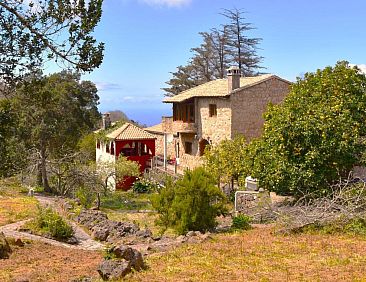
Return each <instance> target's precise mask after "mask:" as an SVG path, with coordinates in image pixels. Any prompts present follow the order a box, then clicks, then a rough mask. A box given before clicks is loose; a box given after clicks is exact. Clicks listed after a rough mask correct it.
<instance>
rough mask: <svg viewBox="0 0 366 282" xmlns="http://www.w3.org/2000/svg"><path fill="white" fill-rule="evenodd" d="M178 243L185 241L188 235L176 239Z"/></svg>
mask: <svg viewBox="0 0 366 282" xmlns="http://www.w3.org/2000/svg"><path fill="white" fill-rule="evenodd" d="M175 240H176V241H177V242H178V243H184V242H186V241H187V237H186V236H184V235H180V236H178V237H177V238H176V239H175Z"/></svg>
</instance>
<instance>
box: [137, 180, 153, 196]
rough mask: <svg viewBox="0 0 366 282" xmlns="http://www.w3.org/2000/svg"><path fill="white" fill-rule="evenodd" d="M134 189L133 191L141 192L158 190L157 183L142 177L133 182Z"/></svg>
mask: <svg viewBox="0 0 366 282" xmlns="http://www.w3.org/2000/svg"><path fill="white" fill-rule="evenodd" d="M132 190H133V192H135V193H140V194H143V193H152V192H154V191H155V190H156V185H155V184H154V183H151V182H150V181H148V180H145V179H141V180H139V181H136V182H135V183H134V184H133V186H132Z"/></svg>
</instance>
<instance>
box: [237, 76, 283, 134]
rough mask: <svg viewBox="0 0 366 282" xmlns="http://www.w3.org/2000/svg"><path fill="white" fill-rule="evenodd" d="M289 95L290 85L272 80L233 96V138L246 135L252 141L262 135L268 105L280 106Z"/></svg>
mask: <svg viewBox="0 0 366 282" xmlns="http://www.w3.org/2000/svg"><path fill="white" fill-rule="evenodd" d="M288 93H289V84H288V83H286V82H285V81H282V80H279V79H277V78H272V79H270V80H267V81H265V82H263V83H260V84H258V85H256V86H253V87H250V88H247V89H243V90H241V91H238V92H235V93H233V94H232V95H231V98H230V100H231V108H232V124H231V131H230V132H231V138H233V137H234V136H235V135H236V134H238V133H240V134H244V135H245V137H246V138H247V139H248V140H250V139H252V138H255V137H258V136H260V135H261V133H262V128H263V123H264V120H263V113H264V112H265V111H266V109H267V106H268V103H270V102H271V103H273V104H278V103H280V102H282V101H283V99H284V98H285V96H286V95H287V94H288Z"/></svg>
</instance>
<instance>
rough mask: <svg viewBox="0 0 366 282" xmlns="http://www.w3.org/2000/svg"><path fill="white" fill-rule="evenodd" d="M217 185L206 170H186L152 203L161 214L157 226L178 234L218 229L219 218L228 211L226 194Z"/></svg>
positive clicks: (168, 183)
mask: <svg viewBox="0 0 366 282" xmlns="http://www.w3.org/2000/svg"><path fill="white" fill-rule="evenodd" d="M215 182H216V181H215V179H214V178H213V177H212V175H211V174H210V173H208V172H207V171H206V170H205V169H203V168H196V169H194V170H193V171H186V172H185V173H184V176H183V178H182V179H179V180H177V181H176V182H175V183H173V182H167V184H166V185H167V186H166V187H165V188H162V189H161V191H160V193H159V194H158V195H156V196H155V197H154V198H153V201H152V203H153V206H154V208H156V210H157V211H158V212H159V213H160V215H161V216H160V221H158V223H161V224H163V225H164V226H165V227H172V228H174V229H175V230H176V231H177V232H178V233H179V234H184V233H185V232H187V231H189V230H198V231H207V230H209V229H211V228H213V227H215V226H216V217H217V216H218V215H220V214H222V213H224V212H225V211H226V210H225V207H224V204H225V202H226V198H225V195H224V194H223V193H222V192H221V191H220V189H219V188H218V187H217V186H216V185H215ZM173 185H174V186H173ZM173 187H174V188H173Z"/></svg>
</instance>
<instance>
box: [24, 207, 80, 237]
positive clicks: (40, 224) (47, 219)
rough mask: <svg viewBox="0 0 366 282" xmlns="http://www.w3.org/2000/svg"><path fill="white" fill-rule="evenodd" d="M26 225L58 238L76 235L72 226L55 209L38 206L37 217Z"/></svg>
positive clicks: (37, 231) (34, 230)
mask: <svg viewBox="0 0 366 282" xmlns="http://www.w3.org/2000/svg"><path fill="white" fill-rule="evenodd" d="M26 227H28V228H29V229H30V230H31V231H33V232H35V233H40V234H42V235H49V236H51V237H52V238H55V239H57V240H67V239H69V238H71V237H72V236H73V235H74V230H73V229H72V227H71V226H70V225H69V224H68V223H67V222H66V221H65V220H64V219H63V218H62V217H61V216H60V215H59V214H58V213H57V212H55V211H54V210H53V209H51V208H43V207H41V206H38V212H37V215H36V218H35V219H34V220H32V221H30V222H29V223H28V224H27V225H26Z"/></svg>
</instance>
